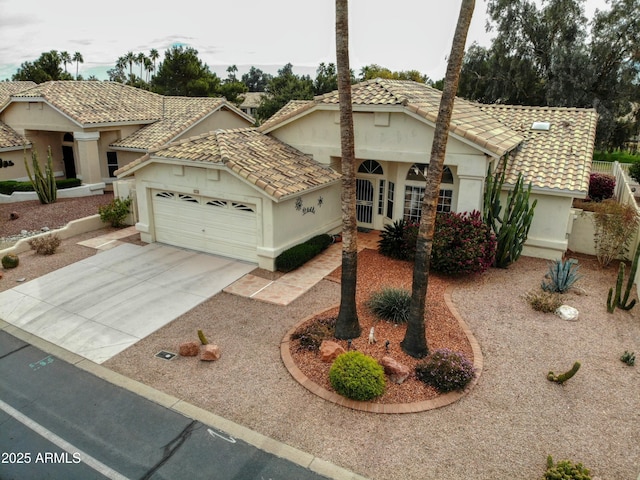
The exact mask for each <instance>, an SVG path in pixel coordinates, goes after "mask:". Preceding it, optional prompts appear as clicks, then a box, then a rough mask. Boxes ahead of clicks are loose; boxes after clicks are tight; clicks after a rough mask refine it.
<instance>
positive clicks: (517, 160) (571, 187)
mask: <svg viewBox="0 0 640 480" xmlns="http://www.w3.org/2000/svg"><path fill="white" fill-rule="evenodd" d="M478 107H479V108H480V109H482V111H484V112H486V113H488V114H489V115H491V116H494V117H495V118H497V119H498V120H500V121H501V122H502V123H504V124H505V125H508V126H510V127H511V128H512V129H513V130H515V131H517V132H518V133H519V134H520V135H522V136H523V137H524V141H523V142H522V143H521V145H520V146H519V147H518V149H516V150H515V151H514V152H513V154H512V161H511V162H510V164H509V167H508V171H507V176H506V179H505V181H506V182H507V183H515V181H516V179H517V176H518V173H519V172H522V173H523V175H525V178H526V180H529V181H531V182H532V184H533V186H534V187H538V188H542V189H554V190H561V191H566V192H581V193H586V192H587V191H588V189H589V174H590V173H591V162H592V158H593V148H594V141H595V135H596V124H597V120H598V116H597V113H596V111H595V110H594V109H581V108H560V107H523V106H511V105H481V104H478ZM534 122H549V124H550V127H549V130H548V131H536V130H532V129H531V126H532V125H533V123H534Z"/></svg>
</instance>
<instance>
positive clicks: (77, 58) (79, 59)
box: [72, 52, 84, 80]
mask: <svg viewBox="0 0 640 480" xmlns="http://www.w3.org/2000/svg"><path fill="white" fill-rule="evenodd" d="M72 60H73V61H74V62H76V80H77V79H78V64H80V63H84V58H82V54H81V53H80V52H76V53H74V54H73V59H72Z"/></svg>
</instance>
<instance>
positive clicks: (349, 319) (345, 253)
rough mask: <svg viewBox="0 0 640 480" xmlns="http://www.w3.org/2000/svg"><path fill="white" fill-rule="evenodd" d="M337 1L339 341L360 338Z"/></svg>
mask: <svg viewBox="0 0 640 480" xmlns="http://www.w3.org/2000/svg"><path fill="white" fill-rule="evenodd" d="M348 3H349V2H348V0H336V63H337V68H338V95H339V99H340V146H341V149H342V194H341V200H342V284H341V290H340V311H339V313H338V319H337V320H336V332H335V336H336V338H340V339H349V338H356V337H359V336H360V332H361V329H360V323H359V322H358V312H357V310H356V282H357V272H358V225H357V220H356V170H355V146H354V139H353V137H354V134H353V111H352V105H351V71H350V68H349V14H348V12H349V5H348Z"/></svg>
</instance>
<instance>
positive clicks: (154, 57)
mask: <svg viewBox="0 0 640 480" xmlns="http://www.w3.org/2000/svg"><path fill="white" fill-rule="evenodd" d="M149 58H150V59H151V61H152V62H153V74H154V75H155V74H156V60H158V59H159V58H160V54H159V53H158V50H156V49H155V48H152V49H151V51H149Z"/></svg>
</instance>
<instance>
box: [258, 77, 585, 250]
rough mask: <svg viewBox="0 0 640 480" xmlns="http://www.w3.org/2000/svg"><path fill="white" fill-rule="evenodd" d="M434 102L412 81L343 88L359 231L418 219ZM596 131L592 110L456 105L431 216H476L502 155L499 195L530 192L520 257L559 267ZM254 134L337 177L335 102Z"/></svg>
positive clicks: (279, 116)
mask: <svg viewBox="0 0 640 480" xmlns="http://www.w3.org/2000/svg"><path fill="white" fill-rule="evenodd" d="M440 96H441V92H440V91H439V90H436V89H433V88H431V87H428V86H427V85H424V84H421V83H416V82H411V81H399V80H382V79H375V80H371V81H367V82H363V83H360V84H357V85H354V86H353V87H352V98H353V116H354V129H355V154H356V159H357V161H358V166H357V172H358V173H357V179H356V189H357V193H356V195H357V200H356V210H357V218H358V225H359V226H361V227H368V228H374V229H381V228H383V227H384V225H385V224H388V223H390V222H392V221H394V220H398V219H401V218H404V219H406V220H418V219H419V218H420V213H421V202H422V197H423V194H424V187H425V179H424V176H423V174H424V172H426V167H427V165H428V163H429V159H430V154H431V143H432V141H433V134H434V130H435V122H436V118H437V114H438V108H439V103H440ZM596 121H597V114H596V112H595V110H593V109H577V108H550V107H549V108H542V107H522V106H506V105H481V104H477V103H472V102H468V101H465V100H463V99H460V98H458V99H456V101H455V105H454V110H453V116H452V120H451V127H450V132H449V140H448V143H447V149H446V156H445V169H444V173H443V177H442V184H441V190H440V197H439V199H438V211H440V212H449V211H453V212H470V211H472V210H480V211H481V210H482V208H483V192H484V185H485V178H486V175H487V171H488V169H489V167H490V166H491V167H494V168H495V166H496V165H497V164H498V163H499V162H498V160H499V159H500V158H501V157H503V156H504V155H509V163H508V171H507V177H506V185H505V186H506V188H507V189H508V188H509V185H513V184H514V183H515V180H516V178H517V174H518V173H520V172H521V173H522V174H523V175H524V177H525V181H526V182H531V183H532V186H533V188H532V195H531V200H533V199H537V200H538V204H537V207H536V211H535V216H534V219H533V223H532V226H531V230H530V232H529V238H528V241H527V244H526V247H525V250H524V254H525V255H531V256H536V257H542V258H548V259H555V258H559V257H561V256H562V255H563V254H564V252H565V251H566V249H567V239H568V236H569V234H570V232H571V226H572V221H573V213H572V210H571V205H572V200H573V199H574V198H585V197H586V195H587V191H588V185H589V173H590V171H591V161H592V156H593V148H594V140H595V131H596ZM259 130H260V131H261V132H263V133H267V134H269V135H270V136H273V137H276V138H278V139H279V140H281V141H283V142H285V143H287V144H289V145H291V146H293V147H295V148H297V149H298V150H300V151H302V152H304V153H306V154H309V155H311V156H312V157H313V158H314V160H316V161H318V162H320V163H323V164H326V165H331V166H332V167H334V168H335V169H336V170H337V171H340V157H341V151H340V120H339V106H338V93H337V92H333V93H329V94H326V95H323V96H320V97H316V98H315V99H314V100H312V101H293V102H290V103H289V104H287V105H286V106H285V107H283V108H282V109H281V110H280V111H279V112H278V113H276V114H275V115H274V116H273V117H271V118H270V119H269V120H267V121H266V122H265V123H264V124H262V125H261V126H260V127H259ZM504 196H506V193H505V194H504ZM503 208H505V207H504V206H503Z"/></svg>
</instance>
